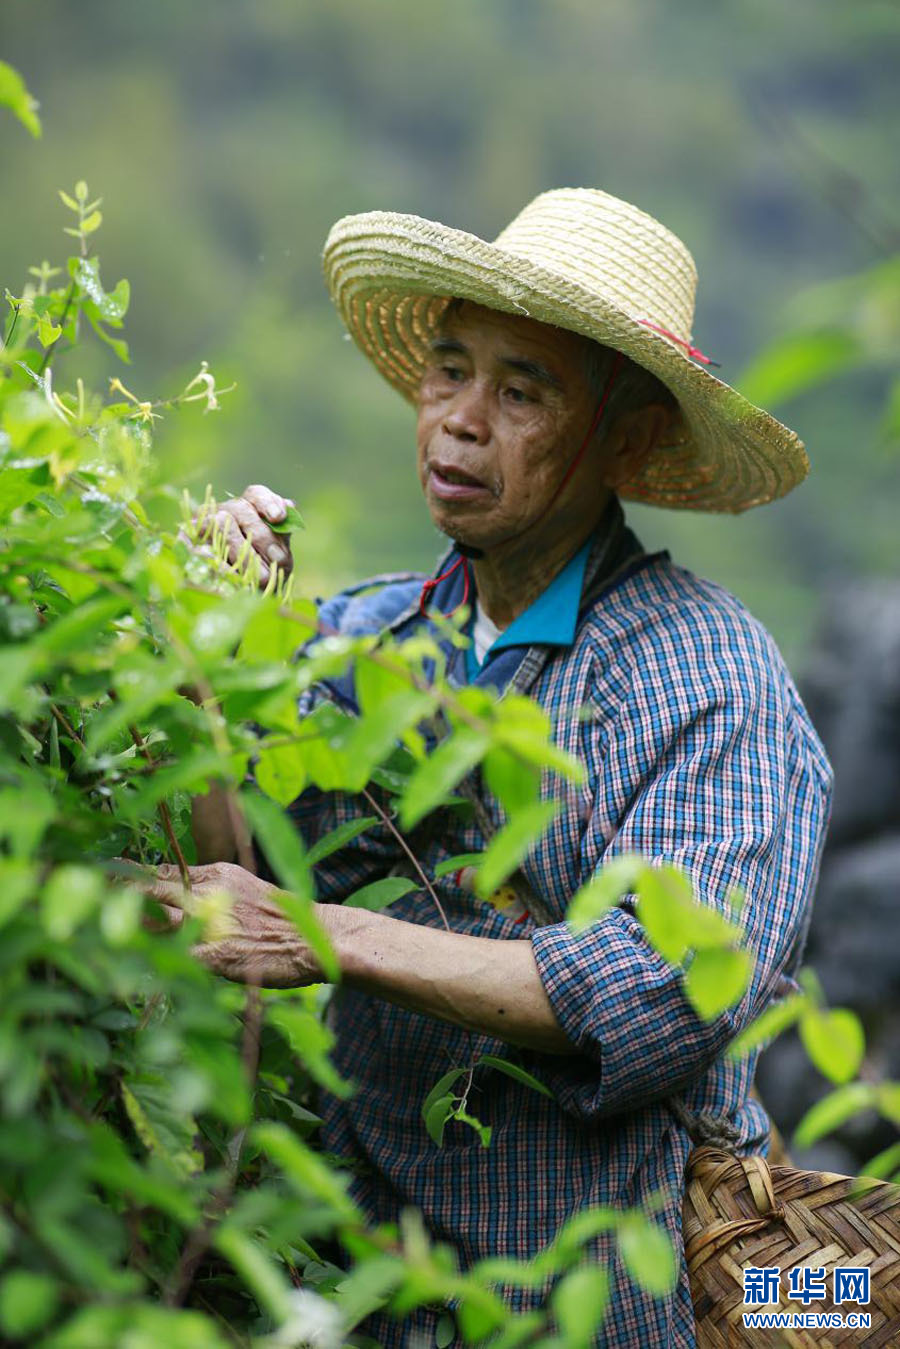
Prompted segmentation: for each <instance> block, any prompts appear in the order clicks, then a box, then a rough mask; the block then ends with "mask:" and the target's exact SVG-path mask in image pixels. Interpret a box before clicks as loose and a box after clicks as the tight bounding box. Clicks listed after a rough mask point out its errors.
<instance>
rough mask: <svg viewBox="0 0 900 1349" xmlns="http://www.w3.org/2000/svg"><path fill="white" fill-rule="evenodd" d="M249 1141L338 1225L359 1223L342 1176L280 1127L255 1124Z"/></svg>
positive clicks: (357, 1213) (359, 1217) (272, 1123)
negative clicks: (330, 1213) (332, 1215)
mask: <svg viewBox="0 0 900 1349" xmlns="http://www.w3.org/2000/svg"><path fill="white" fill-rule="evenodd" d="M253 1138H254V1140H255V1141H256V1143H257V1144H258V1145H259V1147H260V1148H261V1149H262V1151H263V1152H264V1153H265V1154H266V1156H267V1157H270V1158H271V1160H272V1161H273V1162H275V1163H276V1164H277V1165H278V1166H280V1167H281V1170H282V1171H283V1172H284V1174H285V1176H286V1177H287V1178H288V1180H289V1181H290V1182H291V1183H292V1184H293V1185H294V1187H295V1188H296V1189H297V1190H299V1191H300V1193H301V1194H303V1195H312V1196H313V1197H314V1198H316V1199H318V1200H319V1201H320V1202H321V1203H323V1204H325V1205H327V1206H328V1208H330V1209H331V1210H333V1213H334V1216H335V1219H336V1220H338V1221H340V1222H349V1223H360V1222H362V1215H361V1214H360V1212H359V1210H358V1209H357V1207H356V1205H355V1204H354V1203H353V1201H352V1200H351V1199H350V1198H349V1197H348V1195H347V1191H346V1186H347V1181H346V1179H345V1177H343V1176H341V1175H338V1174H337V1173H336V1172H334V1171H332V1170H331V1168H330V1167H329V1166H328V1164H327V1163H326V1162H325V1161H324V1160H323V1159H322V1158H321V1157H319V1156H317V1154H316V1153H315V1152H313V1151H312V1150H311V1149H310V1148H308V1147H307V1146H306V1144H305V1143H302V1142H301V1141H300V1139H299V1138H297V1136H296V1135H295V1134H292V1133H291V1131H290V1130H289V1129H287V1128H286V1127H285V1126H284V1125H283V1124H276V1123H274V1122H271V1121H270V1122H267V1123H264V1124H257V1125H256V1126H255V1128H254V1129H253Z"/></svg>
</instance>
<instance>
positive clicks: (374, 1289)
mask: <svg viewBox="0 0 900 1349" xmlns="http://www.w3.org/2000/svg"><path fill="white" fill-rule="evenodd" d="M403 1277H404V1270H403V1262H402V1261H401V1260H400V1259H398V1258H397V1257H396V1256H393V1255H369V1256H368V1257H367V1258H366V1259H365V1260H361V1261H360V1262H359V1263H358V1264H357V1265H356V1267H355V1269H353V1270H352V1271H351V1273H350V1274H349V1275H348V1276H347V1278H346V1279H343V1280H342V1281H341V1282H340V1283H339V1284H338V1285H337V1287H336V1288H335V1291H334V1295H333V1297H334V1302H335V1304H336V1305H337V1306H338V1307H339V1308H340V1312H341V1315H342V1317H343V1319H344V1325H345V1327H346V1328H347V1330H348V1331H349V1330H352V1329H353V1327H354V1326H356V1325H358V1324H359V1322H360V1321H362V1320H364V1319H365V1317H367V1316H368V1315H370V1313H371V1312H374V1311H376V1310H377V1309H378V1308H379V1307H383V1306H384V1304H385V1302H386V1301H387V1299H388V1298H389V1297H390V1295H391V1293H393V1291H394V1289H395V1288H396V1287H397V1286H398V1284H400V1283H402V1282H403Z"/></svg>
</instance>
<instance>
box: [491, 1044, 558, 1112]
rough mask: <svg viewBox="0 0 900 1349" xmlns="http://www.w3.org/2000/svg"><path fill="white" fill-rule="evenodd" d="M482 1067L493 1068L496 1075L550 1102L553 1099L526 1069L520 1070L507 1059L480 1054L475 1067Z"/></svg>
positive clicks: (550, 1092)
mask: <svg viewBox="0 0 900 1349" xmlns="http://www.w3.org/2000/svg"><path fill="white" fill-rule="evenodd" d="M482 1065H484V1066H486V1067H488V1068H494V1069H496V1071H497V1072H498V1073H505V1074H506V1076H507V1077H511V1078H513V1079H514V1080H515V1081H516V1082H521V1083H522V1084H523V1085H524V1086H526V1087H531V1089H532V1091H539V1092H540V1093H541V1095H542V1096H549V1098H550V1100H551V1101H552V1100H553V1099H554V1097H553V1092H552V1091H550V1090H549V1088H548V1087H545V1086H544V1084H543V1082H540V1081H539V1080H538V1079H537V1078H536V1077H534V1076H533V1075H532V1074H531V1073H529V1072H527V1071H526V1069H524V1068H520V1067H519V1065H518V1064H517V1063H510V1062H509V1060H508V1059H498V1058H496V1057H495V1055H493V1054H482V1056H481V1058H480V1059H478V1060H476V1067H481V1066H482Z"/></svg>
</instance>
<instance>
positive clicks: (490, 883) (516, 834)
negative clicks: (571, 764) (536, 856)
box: [475, 801, 562, 899]
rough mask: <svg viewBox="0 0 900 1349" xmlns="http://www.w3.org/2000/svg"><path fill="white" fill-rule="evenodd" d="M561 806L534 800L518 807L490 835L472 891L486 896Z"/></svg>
mask: <svg viewBox="0 0 900 1349" xmlns="http://www.w3.org/2000/svg"><path fill="white" fill-rule="evenodd" d="M561 809H562V803H561V802H559V801H535V802H533V803H532V804H531V805H530V806H526V807H525V808H524V810H520V811H518V813H517V814H516V815H514V816H513V818H512V819H511V820H510V822H509V823H508V824H506V825H504V827H503V828H502V829H501V830H500V832H499V833H497V834H495V835H494V837H493V838H492V839H491V841H490V843H489V844H488V846H487V849H486V851H485V854H484V860H483V861H482V863H481V866H480V867H479V868H478V875H477V877H476V880H475V893H476V894H477V895H478V896H479V898H480V899H488V898H490V896H491V895H492V894H493V893H494V891H495V890H496V889H497V887H498V886H499V885H501V884H502V883H503V881H505V880H506V878H507V877H508V876H509V875H511V874H512V872H513V871H515V869H516V867H517V866H518V865H519V863H520V862H522V861H523V860H524V859H525V858H526V857H527V855H528V853H529V852H530V851H531V849H532V848H533V847H534V845H535V843H536V842H537V841H538V839H539V838H540V837H541V835H542V834H543V833H544V832H545V831H546V830H547V829H548V828H549V826H550V824H551V823H552V821H553V820H554V819H555V818H556V816H557V815H558V814H559V813H560V811H561Z"/></svg>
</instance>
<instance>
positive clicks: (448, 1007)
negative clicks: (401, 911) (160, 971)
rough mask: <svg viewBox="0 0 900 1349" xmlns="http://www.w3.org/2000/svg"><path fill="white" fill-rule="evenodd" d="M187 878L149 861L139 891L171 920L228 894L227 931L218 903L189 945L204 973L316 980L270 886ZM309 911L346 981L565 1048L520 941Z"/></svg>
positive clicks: (427, 1010)
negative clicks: (210, 931)
mask: <svg viewBox="0 0 900 1349" xmlns="http://www.w3.org/2000/svg"><path fill="white" fill-rule="evenodd" d="M190 875H191V894H190V896H186V895H185V893H184V890H183V889H182V885H181V878H180V875H179V872H178V869H177V868H176V867H174V866H168V865H166V866H161V867H158V868H157V879H156V882H155V883H154V884H153V885H151V886H150V887H149V894H150V895H151V896H152V897H153V898H154V899H157V900H159V902H160V903H161V904H163V905H165V906H166V907H167V908H168V910H169V912H170V915H171V916H172V917H173V918H174V919H176V921H177V920H178V919H179V918H180V914H181V912H182V911H183V910H185V909H190V910H191V911H197V910H199V911H202V907H203V901H204V900H205V899H208V898H209V897H210V896H212V895H214V894H221V892H222V891H225V892H227V893H228V894H229V895H230V896H231V899H232V906H231V913H230V920H229V931H228V932H227V933H222V931H221V929H222V917H221V911H220V910H219V913H218V917H217V919H216V927H217V935H216V938H215V940H213V941H209V942H204V943H203V944H201V945H200V946H199V947H197V948H196V954H197V955H198V956H199V958H200V959H201V960H202V961H203V963H204V964H205V965H206V966H207V968H208V969H210V970H212V971H213V973H215V974H220V975H223V976H224V977H225V978H226V979H234V980H238V981H241V982H246V983H256V984H260V985H262V986H263V987H274V988H290V987H298V986H300V985H303V984H314V983H321V982H322V981H323V980H324V978H325V975H324V973H323V971H322V968H321V966H320V965H319V962H318V960H317V958H316V956H315V955H314V953H313V952H312V951H311V950H310V948H309V946H308V945H307V943H306V942H305V941H304V940H303V938H302V937H301V936H300V935H299V933H298V932H297V930H296V928H295V927H294V925H293V924H292V923H291V922H290V920H289V919H287V918H286V917H285V916H284V914H283V913H282V911H281V908H280V906H279V902H278V900H279V891H278V889H277V887H275V886H274V885H270V884H269V883H268V882H267V881H264V880H261V879H260V878H259V877H258V876H253V875H251V874H250V872H249V871H244V870H243V868H242V867H239V866H232V865H229V864H227V863H216V864H213V865H210V866H199V867H191V868H190ZM316 917H317V918H318V921H319V923H320V924H321V926H322V927H323V928H324V929H325V931H326V933H327V934H328V936H329V938H330V940H331V944H332V946H333V948H334V951H335V954H336V956H337V960H338V965H339V967H340V970H341V976H342V979H343V981H344V982H345V983H346V984H348V985H349V986H350V987H351V988H359V989H363V990H364V991H366V992H368V993H373V994H375V996H377V997H380V998H384V999H385V1000H386V1001H388V1002H393V1003H396V1004H397V1005H398V1006H400V1007H406V1008H409V1009H410V1010H412V1011H416V1012H421V1013H423V1014H424V1015H425V1016H433V1017H437V1018H438V1019H440V1020H442V1021H450V1022H452V1023H453V1024H454V1025H457V1026H465V1027H466V1028H467V1029H469V1030H474V1031H478V1032H480V1033H482V1034H484V1035H491V1036H496V1037H497V1038H498V1039H502V1040H506V1041H508V1042H509V1043H510V1044H516V1045H522V1046H525V1047H526V1048H529V1049H537V1050H540V1051H542V1052H543V1053H547V1054H571V1053H574V1052H575V1050H574V1046H573V1045H572V1044H571V1042H570V1041H569V1040H568V1039H567V1037H566V1035H565V1033H564V1032H563V1030H562V1028H561V1027H560V1024H559V1022H558V1021H557V1019H556V1015H555V1013H554V1011H553V1008H552V1007H551V1005H550V1001H549V999H548V997H547V995H546V993H545V992H544V988H543V985H542V983H541V979H540V975H539V974H538V970H537V965H536V962H535V958H534V955H533V953H532V949H531V943H530V942H529V941H527V940H522V941H499V940H496V939H495V938H491V937H470V936H466V935H464V934H462V933H458V932H445V931H442V930H440V929H436V928H430V927H421V926H419V925H418V924H417V923H407V922H404V921H402V920H401V919H398V918H391V917H390V916H389V915H387V914H382V913H370V912H369V911H368V910H365V909H355V908H352V907H348V908H344V907H342V906H341V905H339V904H320V905H318V906H317V907H316Z"/></svg>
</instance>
